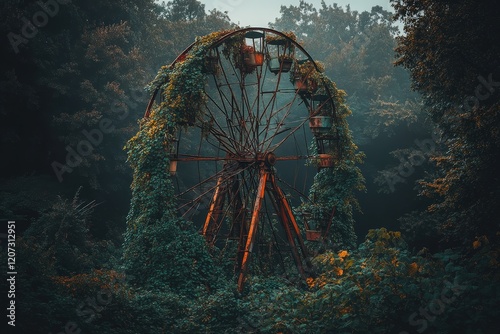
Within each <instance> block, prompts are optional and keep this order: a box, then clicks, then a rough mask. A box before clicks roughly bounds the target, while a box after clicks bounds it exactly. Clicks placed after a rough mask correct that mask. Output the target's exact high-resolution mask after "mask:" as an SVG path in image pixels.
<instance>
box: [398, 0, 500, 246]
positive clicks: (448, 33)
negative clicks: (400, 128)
mask: <svg viewBox="0 0 500 334" xmlns="http://www.w3.org/2000/svg"><path fill="white" fill-rule="evenodd" d="M392 2H393V6H394V8H395V9H396V12H397V18H399V19H401V20H403V22H404V29H405V34H404V35H402V36H400V37H399V40H398V41H399V45H398V48H397V51H398V54H399V59H398V64H399V65H401V66H404V67H406V68H407V69H409V70H410V72H411V76H412V79H413V87H414V88H415V89H416V90H417V91H419V92H421V93H422V95H423V96H424V97H425V102H426V106H427V110H428V113H429V115H430V116H431V118H432V120H433V121H434V122H435V124H436V125H437V126H438V127H439V129H440V130H441V131H442V136H443V139H444V144H445V145H446V148H445V150H443V151H442V152H440V154H439V155H438V156H436V157H435V159H434V161H435V163H436V165H437V167H438V168H439V169H438V173H437V174H436V175H434V176H433V177H432V178H430V179H428V180H427V182H424V189H423V192H422V193H423V194H425V195H428V196H431V197H432V198H433V204H432V205H431V206H430V207H429V211H430V212H432V213H434V214H440V215H441V216H442V221H441V223H440V224H439V226H438V229H439V230H440V231H442V232H443V233H444V236H445V239H447V240H450V241H452V242H460V241H464V240H471V238H473V237H474V236H477V235H481V234H488V233H493V232H495V231H498V228H499V227H500V225H499V222H500V221H499V220H498V217H499V215H500V207H499V206H498V203H499V202H500V178H499V176H498V172H497V170H498V161H500V156H499V155H500V151H499V150H498V147H499V145H500V132H499V131H498V129H499V128H500V94H499V92H500V58H499V55H500V35H499V34H497V33H496V32H497V31H499V30H500V21H499V20H498V17H500V7H499V6H498V4H497V3H496V2H495V1H492V0H480V1H472V0H461V1H442V0H440V1H433V0H426V1H423V0H398V1H392Z"/></svg>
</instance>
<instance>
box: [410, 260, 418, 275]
mask: <svg viewBox="0 0 500 334" xmlns="http://www.w3.org/2000/svg"><path fill="white" fill-rule="evenodd" d="M417 271H418V264H417V263H416V262H412V263H410V266H409V268H408V274H410V275H414V274H415V273H416V272H417Z"/></svg>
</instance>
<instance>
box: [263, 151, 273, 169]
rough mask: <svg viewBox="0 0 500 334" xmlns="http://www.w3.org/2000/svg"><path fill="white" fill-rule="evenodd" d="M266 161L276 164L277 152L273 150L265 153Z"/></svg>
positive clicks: (267, 163) (271, 164) (269, 163)
mask: <svg viewBox="0 0 500 334" xmlns="http://www.w3.org/2000/svg"><path fill="white" fill-rule="evenodd" d="M264 162H265V163H266V165H268V166H274V164H275V163H276V154H274V153H273V152H268V153H266V154H265V155H264Z"/></svg>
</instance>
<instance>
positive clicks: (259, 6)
mask: <svg viewBox="0 0 500 334" xmlns="http://www.w3.org/2000/svg"><path fill="white" fill-rule="evenodd" d="M200 2H201V3H203V4H205V9H207V10H210V9H213V8H217V9H218V10H220V11H223V12H224V11H227V12H228V15H229V17H230V18H231V20H232V21H233V22H234V23H237V24H239V25H240V26H241V27H246V26H252V27H267V26H268V23H269V22H274V20H275V19H276V18H277V17H279V16H280V7H281V6H282V5H284V6H289V5H294V6H297V5H298V4H299V3H300V0H250V1H249V0H246V1H244V0H201V1H200ZM306 2H308V3H312V4H313V5H314V7H316V8H320V7H321V0H307V1H306ZM325 3H326V4H327V5H331V4H334V3H337V4H338V5H339V6H342V7H344V8H345V6H346V5H348V4H350V5H351V10H357V11H360V12H361V11H365V10H366V11H370V9H371V8H372V7H373V6H377V5H379V6H382V7H383V8H384V9H386V10H391V11H393V9H392V7H391V6H390V1H389V0H336V1H327V0H325Z"/></svg>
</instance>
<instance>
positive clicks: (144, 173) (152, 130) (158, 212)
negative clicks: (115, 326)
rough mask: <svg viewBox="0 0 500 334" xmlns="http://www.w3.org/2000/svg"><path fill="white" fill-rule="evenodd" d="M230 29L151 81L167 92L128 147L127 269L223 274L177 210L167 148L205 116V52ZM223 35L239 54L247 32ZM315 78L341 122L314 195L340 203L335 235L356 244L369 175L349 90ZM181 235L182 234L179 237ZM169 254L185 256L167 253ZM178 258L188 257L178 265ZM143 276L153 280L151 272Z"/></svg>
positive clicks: (200, 279) (201, 278) (228, 51)
mask: <svg viewBox="0 0 500 334" xmlns="http://www.w3.org/2000/svg"><path fill="white" fill-rule="evenodd" d="M230 32H231V31H219V32H214V33H212V34H210V35H207V36H204V37H199V38H197V39H196V42H195V43H194V44H193V46H192V47H191V48H190V49H189V51H188V52H186V53H184V54H182V55H181V56H179V57H178V59H177V61H176V62H174V64H173V65H171V66H163V67H162V68H161V69H160V71H159V72H158V75H157V76H156V78H155V79H154V80H153V81H152V83H151V84H150V85H149V87H148V89H149V91H150V92H155V91H157V93H158V94H161V102H159V103H156V104H154V105H153V107H152V109H151V112H150V115H149V117H147V118H145V119H143V120H141V121H140V130H139V132H138V133H137V134H136V135H135V136H134V137H133V138H131V139H130V140H129V142H128V143H127V145H126V147H125V149H126V150H127V152H128V162H129V163H130V165H131V167H132V169H133V182H132V185H131V188H132V202H131V208H130V212H129V215H128V218H127V232H126V235H125V248H124V258H125V262H126V265H127V267H128V269H129V270H133V271H134V273H135V275H137V276H140V275H138V273H144V274H145V275H146V276H148V275H150V273H157V278H160V277H161V279H160V280H161V281H164V282H165V281H168V280H172V279H173V280H174V281H177V282H178V278H180V277H182V276H183V275H184V274H186V275H188V273H187V271H188V270H189V276H190V277H191V279H190V281H191V282H192V283H193V284H195V285H200V284H201V285H205V286H207V285H209V281H210V277H214V276H213V275H216V274H217V273H216V269H214V267H215V266H213V263H212V262H211V259H210V257H209V255H208V252H206V249H205V246H204V243H203V240H202V238H201V237H200V236H199V235H197V233H195V231H194V229H193V228H192V225H191V224H190V223H189V222H187V221H185V220H184V219H181V218H178V217H177V213H176V209H175V208H176V203H175V199H174V198H175V197H174V190H173V185H172V182H171V180H170V179H169V178H168V177H167V173H168V170H169V164H170V161H169V158H168V154H167V153H168V152H169V151H170V149H171V148H172V145H173V143H174V134H175V133H176V131H177V130H178V129H179V128H180V127H183V126H187V125H190V124H192V123H194V120H195V119H196V118H197V116H200V113H201V112H202V107H203V105H204V103H205V102H206V101H205V94H204V89H205V82H206V80H205V79H206V78H205V76H206V75H207V72H209V69H208V68H207V64H206V56H207V55H208V54H209V50H210V48H211V47H213V46H214V43H216V41H217V40H219V39H220V37H222V36H223V35H225V34H228V33H230ZM224 43H225V44H224V46H223V52H222V54H223V55H224V56H225V57H226V58H229V57H232V59H237V58H238V57H239V58H241V50H242V46H244V35H243V34H234V35H233V36H232V37H231V38H229V39H226V40H225V42H224ZM240 61H241V60H240ZM313 78H314V79H317V80H321V81H322V82H323V83H324V85H323V86H324V88H322V89H323V90H325V92H326V91H329V93H330V94H331V95H332V96H333V97H334V99H335V102H334V103H335V110H336V113H335V120H336V122H335V125H334V128H333V129H332V130H331V131H332V132H335V133H337V134H338V147H339V154H338V159H337V163H336V165H335V167H334V168H331V169H327V170H323V171H321V172H320V173H319V174H318V175H317V176H316V179H315V180H314V184H313V187H312V188H311V195H312V197H313V198H314V201H315V204H318V205H320V206H324V207H325V208H327V209H328V208H329V209H331V208H333V207H335V208H336V210H337V214H336V216H335V217H336V218H335V225H334V226H333V229H335V230H336V231H335V232H334V237H333V239H334V240H335V242H337V243H339V244H342V245H346V246H353V245H354V243H355V240H356V237H355V235H354V229H353V219H352V207H353V205H355V203H356V202H355V198H354V194H353V191H354V190H355V189H362V188H363V178H362V176H361V173H360V171H359V169H358V167H356V164H357V163H359V162H361V159H362V154H360V153H359V152H358V151H357V147H356V146H355V145H354V143H353V141H352V137H351V134H350V131H349V128H348V124H347V120H346V118H347V116H348V115H349V114H350V111H349V109H348V107H347V106H346V104H345V103H344V96H345V93H344V92H343V91H341V90H339V89H337V87H336V85H335V83H333V81H331V80H330V79H329V78H327V77H326V76H325V75H324V74H323V73H320V72H318V73H314V75H313ZM325 92H324V93H325ZM329 112H330V113H333V112H334V108H333V107H331V108H330V110H329ZM189 234H191V237H188V235H189ZM166 235H167V236H168V237H165V236H166ZM178 238H180V239H181V240H183V242H182V243H179V242H178V240H177V239H178ZM161 243H166V244H167V245H170V246H172V247H170V246H165V245H162V244H161ZM169 247H170V248H169ZM193 249H196V250H193ZM173 250H175V251H176V252H177V253H175V252H173ZM169 256H172V257H175V256H177V257H180V258H182V259H183V260H182V261H181V260H178V259H167V258H168V257H169ZM185 257H188V259H187V260H185V259H184V258H185ZM172 261H173V262H172ZM172 263H176V264H183V263H185V264H189V265H188V266H187V267H186V266H184V267H183V266H178V265H175V267H176V268H172V267H174V266H172ZM179 267H180V268H179ZM184 271H186V272H184ZM166 272H167V273H168V274H165V273H166ZM147 273H148V274H147ZM153 276H154V275H153ZM174 278H175V279H174ZM142 280H145V281H148V279H146V278H144V279H142ZM183 284H184V283H183Z"/></svg>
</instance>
